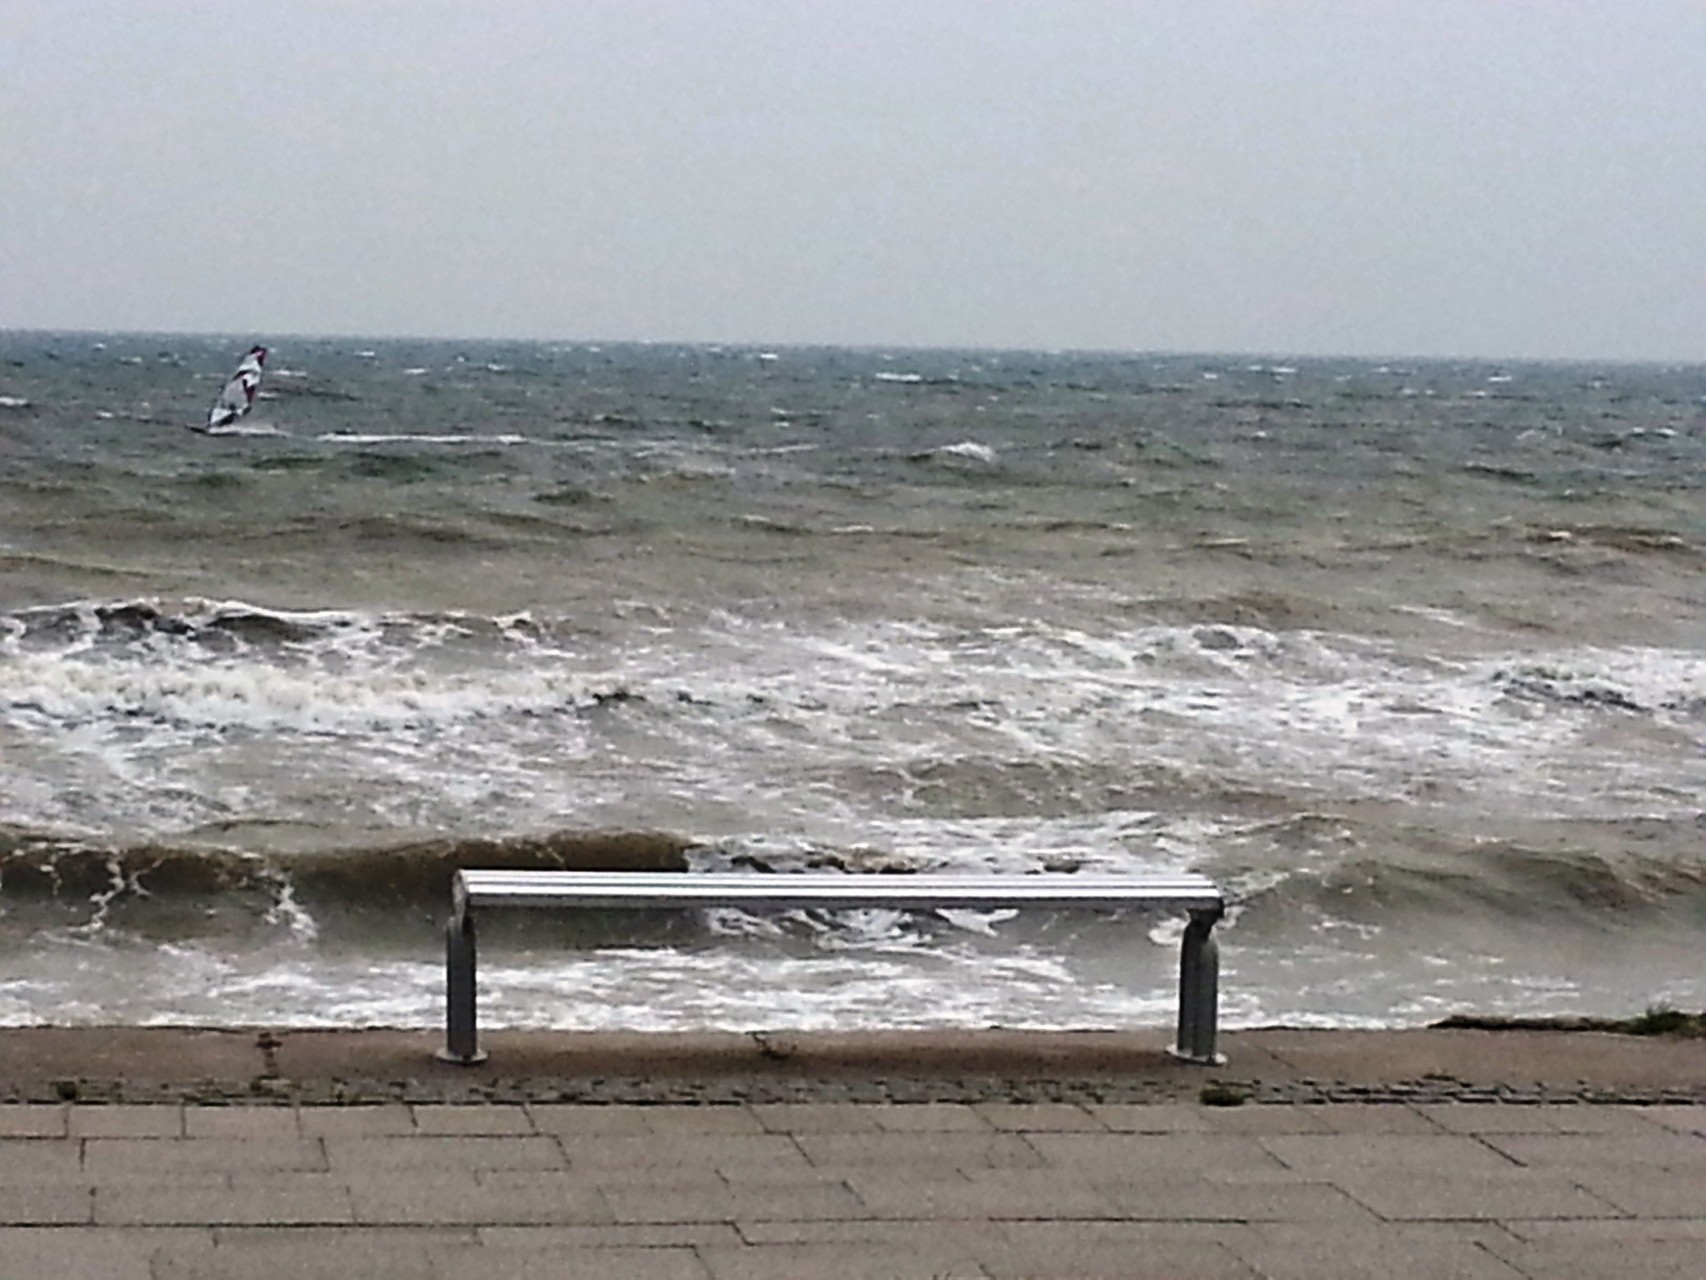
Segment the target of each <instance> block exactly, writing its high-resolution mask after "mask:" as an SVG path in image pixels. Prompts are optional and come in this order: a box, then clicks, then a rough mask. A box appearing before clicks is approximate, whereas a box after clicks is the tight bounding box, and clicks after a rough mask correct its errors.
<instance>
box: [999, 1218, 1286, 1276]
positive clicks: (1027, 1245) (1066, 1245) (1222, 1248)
mask: <svg viewBox="0 0 1706 1280" xmlns="http://www.w3.org/2000/svg"><path fill="white" fill-rule="evenodd" d="M1059 1225H1060V1224H1055V1223H1015V1224H1002V1226H1001V1228H1000V1237H999V1239H998V1240H994V1239H992V1240H991V1242H990V1243H989V1244H987V1245H985V1246H984V1247H982V1248H981V1249H979V1250H978V1251H977V1253H976V1254H975V1256H976V1257H977V1259H978V1261H979V1262H980V1263H982V1265H983V1267H984V1270H985V1271H986V1272H987V1274H989V1275H990V1276H992V1277H1009V1276H1014V1277H1018V1276H1023V1277H1036V1276H1058V1277H1075V1276H1118V1277H1120V1278H1121V1280H1179V1278H1180V1277H1185V1276H1188V1277H1191V1280H1253V1277H1254V1275H1255V1273H1254V1272H1252V1271H1251V1270H1250V1268H1249V1267H1247V1266H1246V1265H1245V1264H1244V1263H1243V1262H1242V1261H1241V1260H1240V1259H1239V1258H1238V1256H1237V1255H1236V1254H1234V1253H1233V1252H1232V1251H1231V1249H1229V1248H1228V1247H1227V1246H1226V1245H1225V1244H1224V1243H1222V1242H1221V1241H1220V1240H1218V1239H1216V1238H1214V1236H1213V1235H1211V1234H1208V1233H1206V1232H1195V1233H1192V1234H1190V1235H1188V1236H1185V1237H1181V1236H1180V1234H1179V1233H1178V1226H1177V1224H1174V1223H1156V1224H1145V1223H1114V1224H1107V1225H1106V1226H1101V1225H1097V1224H1088V1223H1087V1224H1083V1230H1080V1231H1076V1232H1062V1231H1060V1230H1059V1229H1058V1227H1059ZM1073 1225H1078V1224H1073Z"/></svg>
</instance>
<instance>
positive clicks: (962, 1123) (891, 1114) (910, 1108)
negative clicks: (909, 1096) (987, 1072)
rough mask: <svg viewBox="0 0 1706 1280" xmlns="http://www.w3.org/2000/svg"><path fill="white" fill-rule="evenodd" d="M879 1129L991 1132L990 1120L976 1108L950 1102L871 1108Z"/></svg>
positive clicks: (897, 1131)
mask: <svg viewBox="0 0 1706 1280" xmlns="http://www.w3.org/2000/svg"><path fill="white" fill-rule="evenodd" d="M870 1112H871V1116H872V1118H873V1119H874V1120H875V1121H876V1123H877V1128H879V1129H881V1130H882V1131H883V1132H885V1133H988V1132H990V1124H989V1121H988V1120H986V1119H984V1117H983V1116H981V1115H979V1114H978V1112H977V1109H976V1108H974V1107H968V1106H963V1105H961V1104H959V1103H950V1102H922V1103H910V1104H901V1105H899V1106H892V1107H872V1108H870Z"/></svg>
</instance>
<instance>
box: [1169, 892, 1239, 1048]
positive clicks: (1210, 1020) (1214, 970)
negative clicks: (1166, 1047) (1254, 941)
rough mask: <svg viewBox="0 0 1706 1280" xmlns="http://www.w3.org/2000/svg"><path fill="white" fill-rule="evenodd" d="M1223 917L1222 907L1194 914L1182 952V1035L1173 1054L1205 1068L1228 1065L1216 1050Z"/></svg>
mask: <svg viewBox="0 0 1706 1280" xmlns="http://www.w3.org/2000/svg"><path fill="white" fill-rule="evenodd" d="M1221 914H1222V909H1221V908H1219V907H1216V908H1214V909H1212V910H1207V911H1193V912H1191V919H1190V923H1189V924H1187V925H1186V926H1185V940H1184V942H1183V943H1182V944H1181V945H1180V948H1179V1034H1178V1038H1177V1041H1176V1042H1175V1043H1174V1045H1173V1047H1172V1049H1171V1050H1170V1051H1169V1052H1171V1053H1172V1055H1173V1056H1174V1057H1175V1058H1182V1059H1184V1060H1185V1061H1186V1062H1196V1063H1201V1064H1203V1065H1205V1066H1215V1065H1218V1064H1220V1063H1222V1062H1225V1061H1226V1059H1225V1057H1224V1056H1222V1055H1221V1054H1218V1053H1216V1052H1215V1049H1214V1038H1215V1031H1216V1026H1217V1024H1218V1023H1219V1020H1220V944H1219V943H1217V942H1216V941H1215V940H1214V926H1215V922H1216V921H1218V920H1219V919H1220V917H1221Z"/></svg>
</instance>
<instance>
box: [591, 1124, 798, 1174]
mask: <svg viewBox="0 0 1706 1280" xmlns="http://www.w3.org/2000/svg"><path fill="white" fill-rule="evenodd" d="M559 1141H560V1142H561V1144H562V1150H563V1152H564V1155H565V1156H566V1157H567V1159H568V1164H569V1167H570V1168H571V1169H610V1168H656V1169H665V1170H667V1169H676V1168H683V1167H687V1166H699V1167H702V1168H722V1167H740V1166H757V1167H760V1168H765V1169H776V1170H786V1169H791V1168H798V1169H801V1170H804V1169H805V1168H806V1167H807V1165H806V1158H805V1156H804V1155H803V1154H801V1152H800V1149H799V1147H798V1146H796V1145H795V1142H794V1139H792V1138H790V1137H788V1136H786V1135H784V1134H770V1133H766V1134H739V1133H737V1134H691V1133H684V1134H675V1135H671V1136H670V1137H668V1138H662V1137H657V1136H651V1137H644V1138H626V1137H609V1138H606V1137H579V1136H573V1135H570V1136H565V1137H563V1138H561V1139H559Z"/></svg>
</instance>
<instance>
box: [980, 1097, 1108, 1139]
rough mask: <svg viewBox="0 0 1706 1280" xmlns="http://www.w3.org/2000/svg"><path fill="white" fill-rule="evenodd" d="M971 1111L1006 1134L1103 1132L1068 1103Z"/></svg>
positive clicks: (987, 1105) (988, 1105) (983, 1105)
mask: <svg viewBox="0 0 1706 1280" xmlns="http://www.w3.org/2000/svg"><path fill="white" fill-rule="evenodd" d="M972 1110H973V1111H975V1112H977V1114H978V1115H980V1116H982V1117H983V1118H984V1119H985V1120H987V1121H989V1125H990V1127H991V1128H992V1129H997V1130H1001V1131H1003V1132H1007V1133H1105V1132H1107V1126H1106V1125H1105V1124H1103V1123H1102V1121H1101V1120H1100V1119H1099V1118H1098V1117H1097V1116H1096V1115H1095V1114H1094V1113H1093V1112H1091V1111H1089V1110H1087V1109H1086V1108H1084V1107H1080V1106H1077V1105H1076V1104H1074V1103H1070V1102H1031V1103H1025V1102H979V1103H975V1104H973V1106H972Z"/></svg>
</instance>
